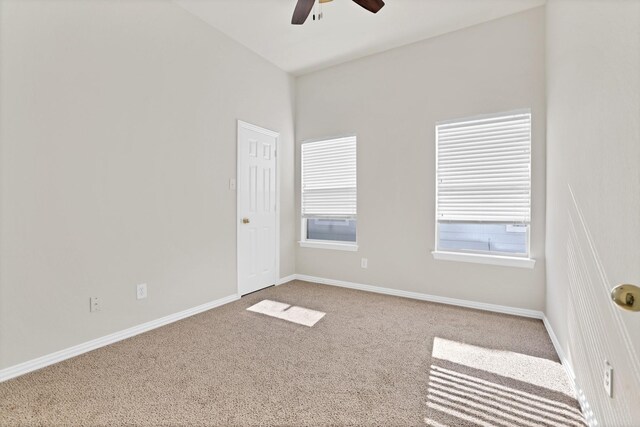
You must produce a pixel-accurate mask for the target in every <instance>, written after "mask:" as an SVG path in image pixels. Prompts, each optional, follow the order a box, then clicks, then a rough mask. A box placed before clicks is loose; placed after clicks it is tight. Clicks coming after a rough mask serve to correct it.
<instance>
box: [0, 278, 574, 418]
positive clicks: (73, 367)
mask: <svg viewBox="0 0 640 427" xmlns="http://www.w3.org/2000/svg"><path fill="white" fill-rule="evenodd" d="M264 299H269V300H272V301H279V302H283V303H286V304H290V305H294V306H299V307H304V308H309V309H312V310H317V311H322V312H325V313H326V315H325V316H324V317H323V318H322V319H321V320H319V321H318V322H317V323H316V324H315V325H314V326H313V327H308V326H304V325H299V324H296V323H292V322H288V321H286V320H282V319H278V318H275V317H270V316H266V315H264V314H260V313H255V312H251V311H247V310H246V308H248V307H250V306H252V305H253V304H256V303H258V302H260V301H262V300H264ZM0 425H2V426H22V425H25V426H27V425H38V426H76V425H82V426H121V425H140V426H142V425H145V426H152V425H153V426H214V425H219V426H240V425H242V426H272V425H274V426H275V425H286V426H322V425H333V426H360V425H362V426H419V425H422V426H424V425H434V426H443V425H446V426H467V425H469V426H471V425H498V426H523V427H529V426H538V425H549V426H580V425H583V424H582V420H581V416H580V412H579V410H578V405H577V402H576V400H575V399H574V398H573V395H572V392H571V389H570V387H569V383H568V381H567V378H566V376H565V374H564V372H563V370H562V367H561V366H560V364H559V363H558V358H557V356H556V354H555V352H554V349H553V346H552V344H551V342H550V340H549V337H548V335H547V333H546V332H545V329H544V326H543V324H542V322H540V321H539V320H534V319H525V318H519V317H514V316H508V315H502V314H494V313H488V312H482V311H476V310H470V309H464V308H458V307H452V306H446V305H440V304H433V303H428V302H421V301H414V300H410V299H403V298H397V297H390V296H384V295H378V294H372V293H366V292H361V291H356V290H349V289H342V288H336V287H331V286H324V285H316V284H310V283H304V282H291V283H288V284H286V285H282V286H278V287H272V288H268V289H265V290H263V291H260V292H257V293H254V294H251V295H248V296H246V297H243V298H242V299H241V300H239V301H237V302H234V303H231V304H227V305H225V306H223V307H219V308H216V309H213V310H210V311H207V312H205V313H202V314H199V315H197V316H193V317H191V318H188V319H185V320H182V321H180V322H176V323H173V324H171V325H168V326H165V327H162V328H159V329H156V330H153V331H150V332H147V333H145V334H142V335H138V336H136V337H133V338H130V339H127V340H125V341H121V342H119V343H116V344H113V345H110V346H108V347H104V348H101V349H98V350H95V351H92V352H90V353H87V354H84V355H81V356H78V357H76V358H73V359H70V360H67V361H64V362H62V363H59V364H56V365H53V366H50V367H48V368H45V369H42V370H40V371H37V372H34V373H31V374H28V375H25V376H22V377H19V378H17V379H14V380H11V381H7V382H4V383H2V384H0Z"/></svg>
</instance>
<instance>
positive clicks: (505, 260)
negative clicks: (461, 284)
mask: <svg viewBox="0 0 640 427" xmlns="http://www.w3.org/2000/svg"><path fill="white" fill-rule="evenodd" d="M431 254H432V255H433V258H434V259H437V260H442V261H459V262H473V263H477V264H489V265H501V266H504V267H520V268H533V266H534V265H535V264H536V260H535V259H532V258H519V257H513V256H503V255H488V254H487V255H485V254H469V253H463V252H441V251H433V252H431Z"/></svg>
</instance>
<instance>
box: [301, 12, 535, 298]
mask: <svg viewBox="0 0 640 427" xmlns="http://www.w3.org/2000/svg"><path fill="white" fill-rule="evenodd" d="M544 31H545V30H544V9H543V8H537V9H532V10H530V11H527V12H523V13H520V14H517V15H512V16H509V17H506V18H502V19H499V20H495V21H491V22H488V23H485V24H481V25H478V26H475V27H471V28H468V29H465V30H461V31H457V32H454V33H450V34H447V35H444V36H441V37H437V38H433V39H429V40H426V41H422V42H419V43H416V44H413V45H409V46H406V47H402V48H398V49H393V50H390V51H387V52H385V53H381V54H378V55H374V56H370V57H367V58H364V59H360V60H357V61H352V62H349V63H347V64H343V65H339V66H335V67H332V68H329V69H326V70H323V71H319V72H315V73H312V74H309V75H306V76H303V77H299V78H298V79H297V87H296V97H297V101H296V112H297V116H296V141H297V144H296V147H297V152H296V185H297V187H296V194H297V201H298V212H299V209H300V206H299V203H300V200H299V199H300V198H299V193H300V186H299V178H300V151H299V146H300V142H301V141H304V140H307V139H314V138H322V137H331V136H335V135H341V134H348V133H356V134H357V136H358V244H359V251H358V252H341V251H333V250H326V249H316V248H298V249H297V257H296V268H297V273H299V274H306V275H312V276H319V277H324V278H330V279H338V280H346V281H351V282H356V283H363V284H370V285H376V286H382V287H387V288H394V289H400V290H405V291H413V292H421V293H428V294H435V295H440V296H447V297H453V298H462V299H468V300H473V301H481V302H486V303H493V304H502V305H508V306H514V307H521V308H527V309H535V310H542V308H543V305H544V274H545V262H544V233H545V231H544V229H545V218H544V215H545V166H544V164H545V118H546V112H545V75H544V74H545V70H544V61H545V56H544V43H545V42H544ZM524 107H531V109H532V113H533V142H532V145H533V147H532V150H533V197H532V204H533V211H532V239H531V254H532V256H533V258H535V259H536V260H537V264H536V266H535V269H534V270H528V269H521V268H513V267H497V266H487V265H479V264H468V263H459V262H450V261H435V260H434V259H433V258H432V255H431V251H432V250H433V248H434V239H435V237H434V229H435V225H434V217H435V211H434V190H435V176H434V166H435V165H434V163H435V160H434V155H435V150H434V126H435V123H436V122H437V121H440V120H445V119H451V118H457V117H466V116H473V115H477V114H484V113H494V112H501V111H508V110H512V109H517V108H524ZM298 216H299V215H298ZM297 219H298V237H299V235H300V231H299V222H300V219H299V217H298V218H297ZM362 257H366V258H368V260H369V268H368V269H366V270H365V269H361V268H360V259H361V258H362Z"/></svg>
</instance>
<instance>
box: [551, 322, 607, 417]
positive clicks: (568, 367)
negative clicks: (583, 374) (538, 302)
mask: <svg viewBox="0 0 640 427" xmlns="http://www.w3.org/2000/svg"><path fill="white" fill-rule="evenodd" d="M542 321H543V322H544V327H545V328H546V329H547V333H548V334H549V337H550V338H551V342H552V343H553V347H554V348H555V349H556V353H558V357H559V358H560V362H561V363H562V366H563V367H564V370H565V372H566V373H567V377H569V381H570V382H571V387H573V391H574V393H575V395H576V399H577V400H578V403H580V408H581V409H582V413H583V414H587V413H591V411H588V410H587V409H588V408H590V406H589V402H588V401H587V397H586V396H585V395H584V393H583V392H582V390H581V389H580V387H579V386H578V384H577V383H576V374H575V371H574V370H573V365H572V364H571V361H570V360H569V358H568V357H567V354H566V353H565V352H564V349H563V348H562V346H561V345H560V341H558V337H557V336H556V333H555V332H554V331H553V327H551V322H549V319H547V316H544V317H543V318H542ZM585 421H586V422H587V425H588V426H590V427H595V426H597V425H598V421H597V420H596V419H595V418H594V416H593V414H592V413H591V415H590V416H588V417H585Z"/></svg>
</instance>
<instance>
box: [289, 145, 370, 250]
mask: <svg viewBox="0 0 640 427" xmlns="http://www.w3.org/2000/svg"><path fill="white" fill-rule="evenodd" d="M341 138H355V140H356V164H357V156H358V154H357V152H358V137H357V135H356V134H355V133H350V134H343V135H337V136H331V137H326V138H314V139H307V140H304V141H302V142H301V143H300V181H299V182H300V210H301V211H300V240H299V241H298V244H299V245H300V247H302V248H315V249H331V250H338V251H349V252H356V251H358V217H357V215H356V218H355V220H356V240H355V241H354V242H346V241H340V240H320V239H308V238H307V220H308V218H305V217H304V216H302V197H303V196H302V192H303V188H302V162H303V159H302V146H303V145H304V144H308V143H312V142H321V141H331V140H334V139H341ZM357 187H358V178H357V167H356V189H357ZM356 203H357V202H356ZM325 219H335V220H342V219H345V218H329V217H327V218H325Z"/></svg>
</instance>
